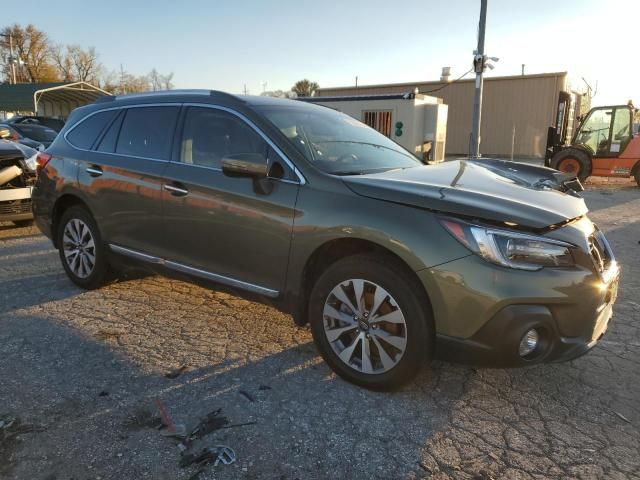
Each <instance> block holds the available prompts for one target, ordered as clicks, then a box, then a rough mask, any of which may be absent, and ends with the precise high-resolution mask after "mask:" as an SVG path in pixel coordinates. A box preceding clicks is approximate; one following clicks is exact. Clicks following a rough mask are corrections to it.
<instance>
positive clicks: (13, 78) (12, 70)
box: [0, 33, 20, 85]
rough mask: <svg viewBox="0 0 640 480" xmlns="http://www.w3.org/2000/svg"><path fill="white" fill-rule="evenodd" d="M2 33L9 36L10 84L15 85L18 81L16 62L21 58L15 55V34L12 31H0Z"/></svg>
mask: <svg viewBox="0 0 640 480" xmlns="http://www.w3.org/2000/svg"><path fill="white" fill-rule="evenodd" d="M0 35H1V36H3V37H9V66H10V76H9V84H13V85H15V84H16V83H18V82H17V81H16V63H18V62H19V61H20V60H19V59H18V58H17V57H15V56H14V55H13V35H12V34H11V33H0Z"/></svg>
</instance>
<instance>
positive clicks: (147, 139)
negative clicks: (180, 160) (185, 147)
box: [116, 107, 178, 160]
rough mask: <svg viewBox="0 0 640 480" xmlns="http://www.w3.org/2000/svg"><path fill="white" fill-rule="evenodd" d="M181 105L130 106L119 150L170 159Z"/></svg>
mask: <svg viewBox="0 0 640 480" xmlns="http://www.w3.org/2000/svg"><path fill="white" fill-rule="evenodd" d="M177 118H178V107H133V108H129V109H127V111H126V113H125V117H124V120H123V122H122V127H121V129H120V135H119V136H118V142H117V145H116V153H118V154H121V155H132V156H136V157H144V158H153V159H158V160H169V158H170V156H171V140H172V139H173V130H174V127H175V123H176V119H177Z"/></svg>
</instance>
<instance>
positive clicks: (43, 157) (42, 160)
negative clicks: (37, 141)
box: [36, 152, 51, 171]
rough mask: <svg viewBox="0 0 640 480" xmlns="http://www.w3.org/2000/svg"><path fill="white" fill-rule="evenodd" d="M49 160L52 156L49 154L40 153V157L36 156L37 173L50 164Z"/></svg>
mask: <svg viewBox="0 0 640 480" xmlns="http://www.w3.org/2000/svg"><path fill="white" fill-rule="evenodd" d="M49 160H51V155H49V154H48V153H44V152H40V153H38V155H37V156H36V171H40V170H42V169H43V168H44V167H46V166H47V163H49Z"/></svg>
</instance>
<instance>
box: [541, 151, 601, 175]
mask: <svg viewBox="0 0 640 480" xmlns="http://www.w3.org/2000/svg"><path fill="white" fill-rule="evenodd" d="M551 168H555V169H556V170H560V171H561V172H564V173H573V174H575V175H576V177H578V179H579V180H580V181H581V182H584V181H585V180H586V179H587V178H589V175H591V157H590V156H589V155H588V154H587V153H586V152H583V151H582V150H577V149H575V148H567V149H565V150H561V151H559V152H558V153H556V154H555V155H554V156H553V158H552V159H551Z"/></svg>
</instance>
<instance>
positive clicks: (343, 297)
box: [309, 254, 434, 390]
mask: <svg viewBox="0 0 640 480" xmlns="http://www.w3.org/2000/svg"><path fill="white" fill-rule="evenodd" d="M421 288H422V287H421V286H420V285H419V283H418V281H417V280H416V279H412V278H411V277H410V275H409V274H408V273H407V272H405V269H404V268H403V266H402V265H399V264H398V263H397V262H396V261H395V260H394V259H387V258H384V257H382V258H381V257H380V256H374V255H369V254H362V255H356V256H353V257H347V258H345V259H342V260H339V261H337V262H336V263H334V264H332V265H331V266H330V267H329V268H327V270H326V271H325V272H324V273H323V274H322V275H321V276H320V277H319V278H318V280H317V281H316V283H315V285H314V287H313V290H312V292H311V298H310V301H309V302H310V303H309V322H310V324H311V331H312V334H313V339H314V341H315V344H316V346H317V347H318V350H319V351H320V354H321V355H322V357H323V358H324V360H325V361H326V362H327V364H328V365H329V366H330V367H331V368H332V369H333V370H334V371H335V372H336V373H337V374H338V375H340V376H341V377H342V378H344V379H346V380H348V381H350V382H352V383H355V384H356V385H360V386H363V387H365V388H370V389H375V390H388V389H393V388H396V387H398V386H400V385H402V384H404V383H406V382H407V381H409V380H410V379H411V378H413V377H414V376H415V374H416V373H417V371H418V369H419V368H420V366H421V365H422V363H423V362H424V361H425V360H426V359H428V358H430V357H431V354H432V351H433V337H434V333H433V322H432V319H431V310H430V307H429V305H428V301H427V300H426V298H425V295H424V292H421V291H420V290H421Z"/></svg>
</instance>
